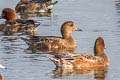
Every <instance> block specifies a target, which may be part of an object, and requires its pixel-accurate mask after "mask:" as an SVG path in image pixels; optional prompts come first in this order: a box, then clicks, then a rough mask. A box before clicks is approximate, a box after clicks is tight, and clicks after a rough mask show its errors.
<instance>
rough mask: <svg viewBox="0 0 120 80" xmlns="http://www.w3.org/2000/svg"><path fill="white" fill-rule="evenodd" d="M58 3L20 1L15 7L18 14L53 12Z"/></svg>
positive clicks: (47, 0) (40, 0)
mask: <svg viewBox="0 0 120 80" xmlns="http://www.w3.org/2000/svg"><path fill="white" fill-rule="evenodd" d="M57 3H58V1H55V2H52V0H36V1H32V0H20V2H18V4H17V5H16V7H15V11H16V12H17V13H22V12H51V10H52V8H53V7H54V5H55V4H57Z"/></svg>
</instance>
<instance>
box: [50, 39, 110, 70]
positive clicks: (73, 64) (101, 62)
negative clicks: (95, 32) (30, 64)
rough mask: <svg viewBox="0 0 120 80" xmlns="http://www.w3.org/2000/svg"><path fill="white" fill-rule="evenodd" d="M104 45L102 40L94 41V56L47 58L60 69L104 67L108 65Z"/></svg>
mask: <svg viewBox="0 0 120 80" xmlns="http://www.w3.org/2000/svg"><path fill="white" fill-rule="evenodd" d="M104 49H105V44H104V39H103V38H102V37H99V38H97V39H96V41H95V45H94V56H92V55H90V54H87V53H81V54H64V55H63V54H59V55H55V56H51V57H48V58H49V59H50V60H51V61H52V62H54V64H55V65H56V66H57V67H62V68H71V69H73V68H80V69H82V68H83V69H84V68H89V67H90V68H95V67H101V66H102V67H106V66H108V65H109V59H108V57H107V55H106V54H105V53H104Z"/></svg>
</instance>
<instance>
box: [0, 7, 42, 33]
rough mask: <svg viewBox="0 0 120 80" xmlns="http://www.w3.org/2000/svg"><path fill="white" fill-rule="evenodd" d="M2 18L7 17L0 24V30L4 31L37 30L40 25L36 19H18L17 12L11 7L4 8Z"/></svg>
mask: <svg viewBox="0 0 120 80" xmlns="http://www.w3.org/2000/svg"><path fill="white" fill-rule="evenodd" d="M2 18H4V19H6V21H5V22H3V23H2V24H0V31H3V32H36V31H37V30H38V26H39V25H40V23H39V22H36V21H34V20H22V19H18V17H17V15H16V12H15V11H14V10H12V9H10V8H5V9H3V11H2Z"/></svg>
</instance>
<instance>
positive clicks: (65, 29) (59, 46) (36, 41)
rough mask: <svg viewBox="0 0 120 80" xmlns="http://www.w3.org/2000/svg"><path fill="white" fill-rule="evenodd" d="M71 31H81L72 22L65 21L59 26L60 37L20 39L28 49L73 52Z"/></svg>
mask: <svg viewBox="0 0 120 80" xmlns="http://www.w3.org/2000/svg"><path fill="white" fill-rule="evenodd" d="M73 31H82V30H81V29H78V28H77V26H76V24H75V23H74V22H73V21H66V22H64V23H63V24H62V26H61V34H62V37H58V36H31V37H30V38H29V39H26V38H23V37H21V39H22V40H24V41H25V42H26V44H27V45H29V49H32V50H40V51H53V52H57V51H58V52H59V51H61V52H62V51H63V52H64V51H68V52H69V51H71V52H74V51H75V49H76V47H77V43H76V40H75V39H74V38H73V37H72V32H73Z"/></svg>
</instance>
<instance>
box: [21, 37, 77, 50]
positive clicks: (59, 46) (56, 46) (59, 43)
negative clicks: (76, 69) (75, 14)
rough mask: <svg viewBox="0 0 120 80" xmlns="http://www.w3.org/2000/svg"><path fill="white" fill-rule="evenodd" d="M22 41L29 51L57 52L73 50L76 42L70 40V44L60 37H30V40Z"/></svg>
mask: <svg viewBox="0 0 120 80" xmlns="http://www.w3.org/2000/svg"><path fill="white" fill-rule="evenodd" d="M21 39H23V40H24V41H25V42H26V43H27V44H28V45H29V48H30V49H37V50H40V51H42V50H43V51H58V50H63V51H64V50H73V51H74V50H75V49H76V47H77V46H76V41H75V40H74V39H72V42H71V41H70V40H67V39H62V37H56V36H39V37H38V36H32V37H30V39H29V40H28V39H25V38H21Z"/></svg>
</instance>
